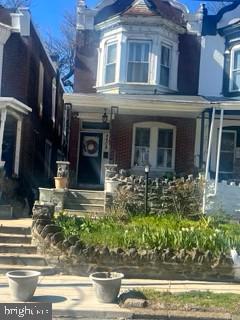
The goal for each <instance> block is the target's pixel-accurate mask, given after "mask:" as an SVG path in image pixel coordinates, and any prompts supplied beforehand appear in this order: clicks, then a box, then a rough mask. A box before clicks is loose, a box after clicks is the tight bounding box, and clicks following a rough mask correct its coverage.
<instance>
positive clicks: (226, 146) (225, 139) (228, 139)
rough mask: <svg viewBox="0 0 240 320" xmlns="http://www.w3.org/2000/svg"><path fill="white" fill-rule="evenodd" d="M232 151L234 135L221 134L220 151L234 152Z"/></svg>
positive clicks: (231, 133) (233, 148)
mask: <svg viewBox="0 0 240 320" xmlns="http://www.w3.org/2000/svg"><path fill="white" fill-rule="evenodd" d="M234 150H235V134H234V133H233V132H223V133H222V144H221V151H229V152H234Z"/></svg>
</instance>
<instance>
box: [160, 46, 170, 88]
mask: <svg viewBox="0 0 240 320" xmlns="http://www.w3.org/2000/svg"><path fill="white" fill-rule="evenodd" d="M170 67H171V47H169V46H167V45H164V44H163V45H162V46H161V56H160V85H162V86H164V87H169V80H170Z"/></svg>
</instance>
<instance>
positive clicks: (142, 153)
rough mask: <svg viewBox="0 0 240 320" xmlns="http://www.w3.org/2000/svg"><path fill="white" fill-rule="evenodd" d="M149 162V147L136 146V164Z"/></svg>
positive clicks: (142, 164)
mask: <svg viewBox="0 0 240 320" xmlns="http://www.w3.org/2000/svg"><path fill="white" fill-rule="evenodd" d="M147 163H149V147H135V155H134V165H135V166H144V165H146V164H147Z"/></svg>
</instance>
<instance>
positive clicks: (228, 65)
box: [198, 0, 240, 180]
mask: <svg viewBox="0 0 240 320" xmlns="http://www.w3.org/2000/svg"><path fill="white" fill-rule="evenodd" d="M239 17H240V1H239V0H238V1H235V2H234V3H232V4H230V5H227V6H225V7H223V8H222V9H221V10H220V11H219V12H218V13H217V14H216V15H209V14H208V12H207V10H206V9H204V10H203V20H202V40H201V61H200V74H199V91H198V93H199V95H202V96H205V97H207V98H208V100H209V101H212V103H215V106H216V107H218V109H225V111H224V114H223V123H222V125H221V119H220V118H221V117H220V110H218V111H216V116H215V123H214V127H213V135H212V152H211V159H210V172H211V176H212V177H215V172H216V168H217V165H216V164H217V163H218V161H217V145H218V144H221V149H220V157H219V176H220V179H225V180H227V179H240V111H239V109H240V108H239V107H240V103H239V100H240V38H239V34H240V33H239V32H240V18H239ZM210 113H211V112H210ZM210 116H211V114H210ZM205 117H206V116H205V114H204V115H203V121H207V122H208V119H206V120H205V119H204V118H205ZM206 118H208V116H207V117H206ZM220 130H222V134H221V137H220V136H219V135H218V133H219V131H220ZM219 137H220V139H219Z"/></svg>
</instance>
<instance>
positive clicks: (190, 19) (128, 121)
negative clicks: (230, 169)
mask: <svg viewBox="0 0 240 320" xmlns="http://www.w3.org/2000/svg"><path fill="white" fill-rule="evenodd" d="M233 7H234V8H236V7H238V5H236V4H235V5H232V6H231V5H230V6H227V8H225V9H222V10H221V11H220V13H219V14H218V15H216V16H209V15H208V14H207V12H206V9H205V7H204V6H202V7H200V9H199V10H198V11H197V12H196V13H195V14H189V13H188V11H187V9H186V8H185V7H184V6H183V5H182V4H180V3H178V2H176V1H174V2H173V1H162V0H149V1H145V0H128V1H119V0H115V1H111V0H105V1H101V2H100V3H99V5H97V6H96V8H95V9H89V8H87V7H86V5H85V1H78V7H77V17H78V19H77V50H76V65H75V84H74V93H73V94H65V95H64V100H65V102H66V103H70V104H71V105H72V111H73V117H72V123H71V135H70V149H69V160H70V162H71V165H72V171H73V176H74V177H75V183H76V185H81V184H84V183H85V184H103V183H104V165H105V164H108V163H116V164H118V166H119V168H123V169H128V170H131V172H133V173H136V174H142V173H143V172H144V167H145V165H146V164H150V166H151V171H150V173H151V175H158V176H159V175H160V176H161V175H165V174H173V173H174V174H177V175H179V176H180V175H185V174H188V173H193V172H196V171H199V170H204V169H205V168H206V166H209V161H211V172H212V174H213V175H214V176H215V173H216V163H217V157H218V156H217V155H218V153H219V152H218V151H217V150H218V149H217V144H220V145H221V141H220V140H219V141H220V142H216V143H215V146H213V147H212V154H211V157H210V151H209V136H210V127H211V117H212V114H213V112H214V113H215V114H216V116H218V117H220V113H221V110H222V109H224V108H225V109H228V111H226V113H229V112H230V110H232V109H234V108H235V109H236V101H233V100H231V99H230V97H229V95H225V94H222V91H221V90H219V91H218V94H216V92H215V91H216V90H215V91H214V90H213V91H212V93H211V92H210V91H211V89H212V88H214V87H216V86H218V85H219V81H221V79H222V78H223V77H225V69H224V65H221V63H218V64H217V63H216V59H218V58H219V59H220V61H222V60H221V59H222V57H223V56H224V55H225V52H224V50H222V49H223V48H224V45H223V44H224V41H225V37H224V36H223V35H222V33H221V31H218V30H217V26H218V23H220V24H221V22H220V21H221V19H222V21H223V23H224V21H225V20H224V19H225V18H226V16H228V15H229V12H230V11H232V10H233V9H232V8H233ZM235 15H236V14H235ZM229 19H230V18H229ZM209 21H210V22H209ZM214 23H215V29H214ZM206 25H208V29H207V27H206ZM206 30H207V31H206ZM208 32H210V33H213V34H214V35H213V36H212V37H211V38H208V37H209V34H208ZM220 38H221V40H220ZM209 39H210V40H209ZM215 45H216V48H217V49H219V52H215V51H214V46H215ZM218 46H219V47H218ZM221 50H222V51H221ZM216 56H217V58H216ZM209 70H211V74H210V73H209ZM212 72H213V73H212ZM215 72H216V74H215ZM216 106H217V107H218V108H216ZM217 133H218V129H217V128H215V129H214V139H215V138H216V137H217ZM224 139H225V136H224V134H223V141H225V140H224ZM226 139H227V136H226ZM215 141H217V140H216V139H215ZM222 151H223V152H222ZM222 151H221V155H222V159H223V160H222V164H221V166H224V163H225V165H226V162H227V159H226V157H228V156H229V155H225V154H224V150H222ZM224 157H225V158H224ZM217 176H218V174H217ZM227 177H229V174H228V175H227Z"/></svg>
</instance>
